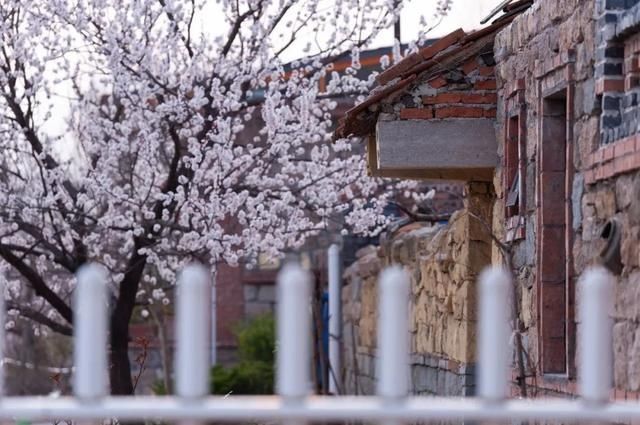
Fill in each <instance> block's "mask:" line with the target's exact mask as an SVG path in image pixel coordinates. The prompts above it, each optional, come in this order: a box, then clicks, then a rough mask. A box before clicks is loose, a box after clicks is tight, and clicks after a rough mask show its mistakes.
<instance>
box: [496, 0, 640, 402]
mask: <svg viewBox="0 0 640 425" xmlns="http://www.w3.org/2000/svg"><path fill="white" fill-rule="evenodd" d="M600 3H602V4H604V2H600V0H598V1H597V2H596V1H593V0H589V1H578V0H540V1H537V2H536V3H535V5H534V6H533V7H532V8H531V9H530V10H529V11H528V12H526V13H525V14H523V15H522V16H520V17H518V18H516V20H515V21H514V22H513V23H512V24H511V25H510V26H509V27H507V28H505V29H504V30H503V31H502V32H501V33H500V34H499V35H498V36H497V38H496V45H495V56H496V61H497V63H498V64H497V66H496V73H497V81H498V90H499V95H498V98H499V101H498V140H499V143H500V148H499V155H500V156H501V161H500V162H501V165H500V167H499V168H498V170H497V172H496V176H495V180H494V186H495V190H496V194H497V197H498V201H497V202H496V204H495V208H494V214H493V217H494V231H495V233H496V235H497V236H498V238H499V239H500V240H502V241H504V242H505V244H506V245H507V247H508V248H509V250H510V255H509V257H510V261H511V263H512V266H513V270H514V273H515V276H516V277H517V292H518V297H519V300H520V304H519V307H520V319H521V330H522V332H523V336H524V337H523V339H524V346H525V350H526V355H527V357H528V360H527V362H526V369H527V370H526V375H527V376H526V378H525V379H526V382H527V383H528V391H529V395H536V394H551V393H552V394H556V395H557V394H566V395H571V394H574V393H575V391H576V385H575V359H576V357H577V356H579V353H577V352H576V351H577V347H576V344H575V340H576V335H577V333H578V332H579V331H580V330H579V324H578V323H576V315H575V308H574V303H575V290H576V281H577V278H578V276H579V275H580V274H582V272H583V271H584V270H585V269H586V268H587V267H588V266H589V265H591V264H593V263H603V262H605V263H607V264H608V265H609V266H610V267H612V269H613V270H616V273H617V274H618V283H617V286H616V309H615V319H616V325H615V328H614V334H615V335H614V352H615V360H614V361H615V384H616V387H617V390H616V392H615V393H614V396H615V397H623V398H624V397H636V396H637V392H638V391H639V390H640V363H639V362H638V360H637V359H638V358H639V356H640V331H639V329H638V320H639V319H640V309H638V307H637V306H638V305H640V289H639V288H640V270H639V268H638V266H639V263H640V259H639V257H638V254H639V253H638V240H639V236H640V175H639V173H638V171H637V170H638V168H639V167H640V162H639V163H638V164H635V163H633V162H632V161H631V162H630V161H626V160H623V161H617V159H615V158H617V157H616V155H618V154H619V155H620V157H623V156H624V155H627V154H628V153H629V152H632V151H633V150H632V151H629V150H628V149H627V151H624V152H623V149H622V148H629V146H630V144H631V145H633V147H634V149H638V151H639V152H640V148H638V146H637V143H636V141H635V139H634V141H633V142H628V140H618V139H619V138H620V137H623V136H625V134H626V133H624V134H623V133H619V134H618V133H616V134H615V135H613V136H611V137H609V133H610V132H609V131H608V129H606V128H604V127H603V128H601V123H602V122H604V121H603V120H608V117H609V116H610V115H611V111H610V110H609V109H611V105H613V103H612V102H611V101H609V100H607V104H606V106H607V107H606V108H605V109H604V115H603V105H604V103H603V102H604V100H606V99H609V98H610V97H611V94H608V93H605V99H604V100H603V97H602V93H603V90H604V89H605V87H604V86H603V84H604V83H603V82H602V81H600V80H598V78H600V79H601V78H602V76H603V75H604V74H603V72H604V68H602V69H600V68H598V66H597V64H598V63H599V61H601V60H602V58H601V57H600V56H601V53H602V54H604V53H603V52H600V53H597V50H596V47H597V46H598V45H599V44H601V43H602V41H603V38H602V37H603V34H598V31H599V30H601V29H602V28H601V27H600V24H601V23H602V22H600V21H597V20H596V19H595V18H594V16H597V15H598V11H597V10H596V9H595V8H596V6H597V5H600ZM628 3H629V4H630V5H631V3H633V5H635V2H628ZM607 4H625V2H607ZM600 12H602V10H600ZM609 53H616V52H613V51H609ZM618 53H620V54H622V52H618ZM616 54H617V53H616ZM599 86H601V87H599ZM560 91H561V92H562V93H564V94H563V95H564V96H565V97H566V105H567V109H566V110H565V111H564V113H565V115H566V121H565V122H566V128H565V129H564V130H565V132H564V134H557V136H558V137H556V138H558V139H564V138H565V137H566V143H565V144H564V145H562V144H559V145H558V149H557V150H556V151H555V152H554V151H553V150H552V149H550V148H549V145H548V144H547V141H548V139H549V134H551V133H552V132H553V131H554V129H553V128H547V127H546V126H545V125H544V119H545V117H547V116H550V115H549V113H548V111H546V110H545V109H544V108H545V107H546V106H544V105H546V104H545V99H551V100H554V97H553V95H554V93H557V92H560ZM604 91H605V92H606V90H604ZM619 97H620V96H619ZM513 99H515V100H513ZM555 99H557V98H555ZM636 108H637V107H636ZM513 109H517V110H518V111H521V112H523V115H522V116H521V120H520V122H521V123H522V124H523V126H522V132H520V134H519V138H518V141H519V143H520V144H521V145H520V146H521V147H522V149H521V151H522V152H523V155H522V157H521V158H520V159H521V162H522V163H521V165H522V167H521V168H520V170H521V172H522V176H521V177H522V179H523V181H524V185H523V188H524V192H523V193H521V194H520V196H521V198H522V199H523V202H522V204H521V205H522V206H523V210H521V211H520V213H519V217H517V220H516V222H517V223H516V226H520V227H521V229H520V231H519V232H516V233H514V234H511V233H509V232H510V226H511V224H513V223H511V221H510V220H509V219H507V218H506V217H505V210H506V208H505V199H506V198H507V194H508V191H509V188H508V187H507V185H506V184H505V178H504V174H505V168H504V167H503V164H504V153H505V146H506V144H507V143H510V142H509V140H510V139H509V130H508V121H509V120H510V119H511V113H512V110H513ZM625 111H626V110H625ZM618 124H619V123H618ZM607 126H609V121H607ZM607 126H605V127H607ZM560 133H562V132H560ZM562 136H564V137H562ZM616 140H618V141H616ZM605 142H606V143H612V145H609V146H601V143H605ZM623 142H624V143H623ZM547 154H549V156H547ZM565 155H566V156H567V161H566V162H565V164H563V165H562V167H561V168H559V169H558V170H557V172H558V174H553V173H547V174H548V177H549V178H548V179H547V178H545V176H544V174H545V168H544V167H545V165H544V162H545V161H551V160H552V159H553V156H555V157H556V158H564V156H565ZM624 157H625V158H626V156H624ZM618 162H620V164H618ZM618 165H620V167H619V168H617V167H618ZM605 166H606V170H605ZM555 171H556V170H554V172H555ZM559 175H562V176H563V177H562V178H560V177H558V176H559ZM554 199H555V201H554V202H551V201H550V200H554ZM545 200H549V210H548V211H547V208H546V206H545V202H546V201H545ZM554 212H556V213H557V214H556V215H558V214H561V215H562V216H563V217H561V216H559V218H558V219H557V220H558V221H556V224H557V227H556V228H555V229H556V233H555V234H557V235H562V239H561V240H562V242H566V243H557V240H556V243H554V241H553V240H551V237H550V236H549V237H546V238H545V236H544V232H545V226H546V225H547V224H549V223H548V222H547V221H545V220H547V219H548V220H551V219H550V218H549V217H551V214H552V213H554ZM545 217H547V218H545ZM611 219H615V220H616V221H617V223H618V224H619V226H618V227H617V229H618V230H619V231H620V232H619V236H620V239H618V240H619V242H620V244H619V247H620V250H619V252H618V253H619V256H616V246H615V244H616V238H615V234H617V233H616V232H617V231H614V232H613V233H614V234H613V235H611V236H610V238H609V239H608V240H605V239H603V238H602V237H601V236H602V231H603V230H604V229H605V224H606V223H607V222H608V221H609V220H611ZM549 235H551V233H549ZM610 243H613V244H614V246H608V244H610ZM603 250H604V251H603ZM603 253H604V254H603ZM601 254H603V255H601ZM492 257H493V262H494V263H496V264H497V263H503V262H504V255H503V251H501V250H500V249H498V246H497V245H494V249H493V254H492ZM552 260H553V261H552ZM544 261H547V262H548V263H546V264H545V263H544ZM554 261H555V262H554ZM616 264H617V265H616ZM554 270H556V271H558V270H564V271H565V272H564V274H563V278H562V282H559V283H558V285H561V286H557V287H556V289H557V288H560V291H559V292H556V295H555V296H556V297H558V296H560V297H562V298H561V302H557V301H555V302H554V300H553V299H551V298H552V295H553V290H554V288H553V287H552V286H551V285H550V284H548V282H547V281H545V279H547V277H546V276H550V275H551V273H552V272H553V271H554ZM545 285H546V286H545ZM544 288H546V289H544ZM545 290H546V291H547V295H545V293H544V291H545ZM549 294H551V295H549ZM558 294H559V295H558ZM565 297H566V298H565ZM536 300H537V301H536ZM561 304H564V305H561ZM567 306H568V307H567ZM545 317H546V318H547V319H546V320H547V325H546V326H547V328H545V323H544V322H545ZM549 317H553V318H554V320H555V323H550V322H549V320H551V319H549ZM562 323H566V326H564V327H563V325H562ZM549 332H556V335H559V337H561V338H564V344H560V345H557V346H548V344H546V342H545V338H547V336H548V335H549ZM545 335H547V336H545ZM549 340H550V339H549ZM545 344H546V345H545ZM544 350H546V354H544V353H543V352H545V351H544ZM545 356H547V359H553V356H556V357H555V360H558V359H559V358H561V357H562V359H564V360H563V361H565V364H566V368H565V370H564V372H563V373H562V374H561V375H562V376H563V378H558V376H555V377H554V378H553V379H550V378H549V377H548V376H547V375H545V374H544V373H542V372H543V365H542V362H543V361H544V357H545ZM549 362H550V363H549V364H551V363H553V362H552V361H551V360H550V361H549ZM558 363H561V362H558ZM515 376H516V374H515V373H514V378H515ZM518 391H519V389H517V388H514V393H517V392H518Z"/></svg>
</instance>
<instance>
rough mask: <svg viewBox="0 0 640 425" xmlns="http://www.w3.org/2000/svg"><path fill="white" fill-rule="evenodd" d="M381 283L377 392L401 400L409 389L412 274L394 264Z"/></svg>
mask: <svg viewBox="0 0 640 425" xmlns="http://www.w3.org/2000/svg"><path fill="white" fill-rule="evenodd" d="M379 282H380V283H379V291H378V300H379V303H378V305H379V306H378V309H379V311H380V316H379V318H378V352H379V361H378V366H377V367H378V377H379V380H378V388H377V393H378V395H380V396H382V397H387V398H389V399H400V398H402V397H405V396H406V395H407V393H408V390H409V276H408V275H407V273H406V272H405V271H404V270H402V268H400V267H397V266H396V267H390V268H388V269H386V270H384V271H383V272H382V274H381V276H380V281H379Z"/></svg>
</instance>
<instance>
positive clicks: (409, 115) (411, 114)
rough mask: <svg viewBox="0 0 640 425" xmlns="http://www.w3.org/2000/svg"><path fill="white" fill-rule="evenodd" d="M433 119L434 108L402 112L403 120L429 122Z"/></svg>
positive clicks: (407, 109) (405, 109)
mask: <svg viewBox="0 0 640 425" xmlns="http://www.w3.org/2000/svg"><path fill="white" fill-rule="evenodd" d="M431 118H433V108H404V109H402V110H401V111H400V119H401V120H428V119H431Z"/></svg>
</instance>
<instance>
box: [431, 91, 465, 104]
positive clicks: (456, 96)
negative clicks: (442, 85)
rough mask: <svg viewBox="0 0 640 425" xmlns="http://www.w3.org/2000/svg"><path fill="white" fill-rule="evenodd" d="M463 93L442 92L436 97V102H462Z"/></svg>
mask: <svg viewBox="0 0 640 425" xmlns="http://www.w3.org/2000/svg"><path fill="white" fill-rule="evenodd" d="M461 96H462V94H461V93H453V92H452V93H440V94H438V95H437V96H435V98H436V103H460V98H461Z"/></svg>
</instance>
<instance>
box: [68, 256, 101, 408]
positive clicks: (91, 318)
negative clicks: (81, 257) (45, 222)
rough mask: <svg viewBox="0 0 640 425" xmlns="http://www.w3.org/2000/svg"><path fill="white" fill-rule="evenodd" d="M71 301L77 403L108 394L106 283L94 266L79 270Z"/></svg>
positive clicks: (98, 268)
mask: <svg viewBox="0 0 640 425" xmlns="http://www.w3.org/2000/svg"><path fill="white" fill-rule="evenodd" d="M77 280H78V283H77V285H76V288H75V291H74V299H73V341H74V344H73V354H74V361H73V362H74V365H75V370H74V373H73V391H74V393H75V395H76V396H77V397H78V398H79V399H81V400H85V401H86V400H96V399H99V398H101V397H104V396H106V395H107V393H108V388H109V384H108V381H107V372H108V369H107V365H108V361H107V328H108V322H107V320H108V305H107V302H108V301H107V300H108V298H107V279H106V275H105V272H104V269H103V268H102V267H100V266H98V265H96V264H88V265H85V266H83V267H81V268H80V270H79V271H78V274H77Z"/></svg>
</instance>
